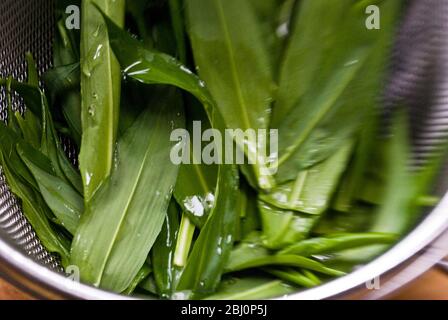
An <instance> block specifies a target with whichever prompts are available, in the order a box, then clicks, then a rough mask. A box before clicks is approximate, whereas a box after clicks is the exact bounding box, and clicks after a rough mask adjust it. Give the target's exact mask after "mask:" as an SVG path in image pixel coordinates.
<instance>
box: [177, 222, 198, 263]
mask: <svg viewBox="0 0 448 320" xmlns="http://www.w3.org/2000/svg"><path fill="white" fill-rule="evenodd" d="M194 230H195V226H194V224H193V223H192V222H191V221H190V219H189V218H188V217H187V215H186V214H182V220H181V222H180V228H179V235H178V237H177V243H176V250H175V251H174V265H175V266H177V267H184V266H185V265H186V264H187V258H188V253H189V252H190V247H191V242H192V241H193V235H194Z"/></svg>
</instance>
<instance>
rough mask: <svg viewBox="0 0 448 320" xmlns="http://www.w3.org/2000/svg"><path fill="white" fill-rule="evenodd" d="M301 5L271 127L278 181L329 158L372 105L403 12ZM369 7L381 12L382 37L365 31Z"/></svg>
mask: <svg viewBox="0 0 448 320" xmlns="http://www.w3.org/2000/svg"><path fill="white" fill-rule="evenodd" d="M300 3H301V5H300V6H297V10H298V11H297V21H296V23H295V26H294V27H293V32H292V35H291V38H290V43H289V48H288V50H287V53H286V55H285V58H284V65H283V66H282V70H283V71H282V75H281V77H280V85H279V92H278V101H277V103H276V105H275V108H274V112H275V113H276V114H274V117H273V122H272V124H271V125H272V126H273V127H278V128H279V155H280V159H279V170H278V174H277V176H276V179H277V181H278V182H285V181H287V180H291V179H295V178H296V175H295V172H297V170H300V169H303V168H308V167H310V166H312V165H314V164H316V163H318V162H320V161H322V160H324V159H326V158H328V157H329V156H330V155H331V154H333V153H334V152H335V151H336V150H338V149H339V148H340V147H341V145H342V144H344V143H345V142H346V140H347V139H348V138H350V137H351V136H352V135H353V134H355V133H356V132H358V130H359V128H360V125H361V124H362V123H363V121H364V119H365V116H366V115H367V114H369V112H371V110H373V109H374V108H375V107H376V106H377V102H376V101H377V99H375V97H376V95H377V94H378V93H379V92H380V90H381V88H382V85H383V82H384V81H383V80H384V75H385V66H386V63H385V61H386V59H387V54H388V52H389V48H390V42H391V39H392V38H391V37H392V35H393V32H394V26H395V24H396V21H397V13H398V12H399V9H400V6H401V2H400V1H382V2H381V3H377V1H376V0H368V1H364V2H363V4H362V5H361V4H356V3H354V2H353V1H352V0H341V1H335V2H332V3H331V4H330V5H329V4H328V1H325V0H317V1H314V0H313V1H311V0H305V1H301V2H300ZM369 3H374V4H377V5H378V6H379V7H380V10H381V12H382V15H381V29H380V30H368V29H367V28H366V26H365V21H366V14H365V8H366V7H367V6H368V5H369ZM316 16H319V17H320V19H321V20H322V21H321V23H319V24H316V23H315V17H316ZM334 30H338V32H334Z"/></svg>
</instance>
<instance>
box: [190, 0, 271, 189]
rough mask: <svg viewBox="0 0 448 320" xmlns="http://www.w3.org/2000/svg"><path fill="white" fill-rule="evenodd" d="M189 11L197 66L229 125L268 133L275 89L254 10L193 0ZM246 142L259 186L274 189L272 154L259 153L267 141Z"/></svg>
mask: <svg viewBox="0 0 448 320" xmlns="http://www.w3.org/2000/svg"><path fill="white" fill-rule="evenodd" d="M186 8H187V10H186V12H187V17H188V32H189V35H190V39H191V42H192V47H193V55H194V59H195V63H196V65H197V68H198V70H199V74H200V76H201V78H202V79H203V80H204V81H205V83H206V85H207V87H208V88H209V90H210V92H211V94H212V96H213V98H214V100H215V101H216V104H217V107H218V109H219V110H220V112H221V114H222V116H223V118H224V121H225V123H226V126H227V127H228V128H231V129H241V130H243V131H245V130H247V129H253V130H258V129H267V128H268V124H269V116H270V112H271V102H272V95H273V88H274V86H273V80H272V74H271V68H270V63H269V55H268V53H267V49H266V47H265V44H264V42H263V41H262V36H261V33H260V26H259V23H258V20H257V18H256V14H255V11H254V8H253V7H252V6H251V5H250V4H249V3H248V2H247V1H239V0H188V1H186ZM242 140H244V139H242ZM242 140H239V139H236V141H237V143H238V147H239V148H240V149H241V150H244V152H245V155H246V156H247V157H248V158H249V159H250V160H251V161H253V162H254V163H255V164H254V166H253V167H252V169H253V173H254V175H255V178H256V183H257V185H258V186H259V187H261V188H263V189H269V188H271V187H272V186H273V184H274V182H273V181H272V177H271V175H270V174H269V172H268V171H267V168H266V166H267V165H268V161H267V155H265V154H263V152H259V151H260V150H259V149H260V148H259V147H260V146H263V145H264V144H265V143H267V142H266V140H267V138H266V136H264V137H263V135H260V136H259V137H258V140H259V141H256V142H254V141H251V139H246V140H245V141H242Z"/></svg>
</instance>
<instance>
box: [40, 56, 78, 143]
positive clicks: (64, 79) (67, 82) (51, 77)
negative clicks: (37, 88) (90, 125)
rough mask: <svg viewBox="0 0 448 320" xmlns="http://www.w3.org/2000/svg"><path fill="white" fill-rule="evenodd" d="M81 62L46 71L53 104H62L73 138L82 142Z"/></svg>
mask: <svg viewBox="0 0 448 320" xmlns="http://www.w3.org/2000/svg"><path fill="white" fill-rule="evenodd" d="M80 77H81V75H80V66H79V62H76V63H73V64H69V65H64V66H59V67H56V68H53V69H51V70H49V71H48V72H46V73H45V75H44V80H45V87H46V89H47V91H48V92H49V97H50V100H51V101H52V103H53V105H55V104H60V105H61V109H62V113H63V115H64V118H65V120H66V122H67V124H68V127H69V129H70V131H71V136H72V138H73V139H74V140H75V141H76V143H78V145H79V144H80V142H81V134H82V124H81V95H80V81H81V78H80Z"/></svg>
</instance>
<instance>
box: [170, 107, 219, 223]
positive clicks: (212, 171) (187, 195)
mask: <svg viewBox="0 0 448 320" xmlns="http://www.w3.org/2000/svg"><path fill="white" fill-rule="evenodd" d="M197 104H198V103H197V102H194V101H191V99H188V100H187V103H186V106H187V108H188V109H187V111H188V117H187V129H188V131H189V133H190V145H191V146H193V147H190V148H189V149H190V150H189V152H190V160H191V161H190V164H187V163H183V164H181V166H180V169H179V177H178V179H177V184H176V188H175V189H174V197H175V198H176V201H177V203H178V204H179V205H180V206H181V208H182V211H183V212H184V214H186V215H187V216H188V218H189V219H190V220H191V221H192V222H193V223H194V224H195V225H196V226H197V227H199V228H202V226H203V225H204V224H205V222H206V221H207V218H208V216H209V213H210V211H211V209H212V208H213V206H214V203H215V201H214V200H215V196H214V191H215V190H214V189H215V186H216V179H217V174H218V165H215V164H211V165H207V164H205V163H203V162H201V161H200V160H201V159H200V158H199V159H197V158H198V156H197V154H198V152H195V150H193V149H194V146H195V141H194V140H193V135H194V132H193V122H194V121H200V123H201V128H202V130H207V129H209V128H210V123H209V121H208V119H207V116H206V114H205V112H204V111H202V110H201V109H200V106H198V105H197ZM201 111H202V112H201ZM196 143H197V142H196ZM202 144H203V143H202ZM200 152H201V151H200V150H199V153H200ZM199 156H200V154H199Z"/></svg>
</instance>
